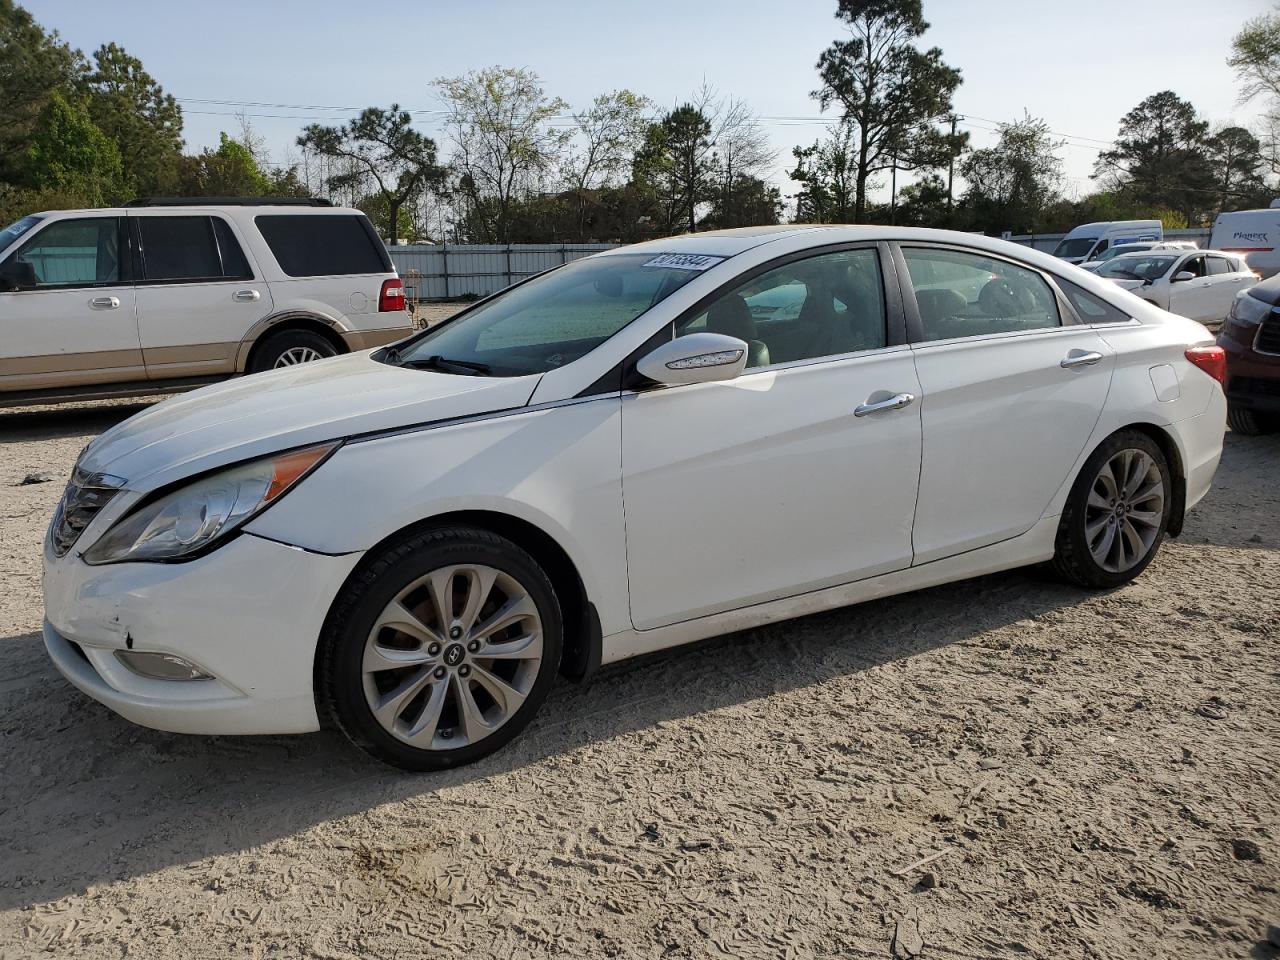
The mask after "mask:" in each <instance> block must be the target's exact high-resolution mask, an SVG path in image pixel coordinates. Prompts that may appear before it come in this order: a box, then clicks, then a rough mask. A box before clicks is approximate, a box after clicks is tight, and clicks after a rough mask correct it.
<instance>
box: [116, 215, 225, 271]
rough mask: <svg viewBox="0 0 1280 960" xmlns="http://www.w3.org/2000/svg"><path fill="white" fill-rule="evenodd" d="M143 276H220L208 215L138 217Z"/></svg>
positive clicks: (215, 245)
mask: <svg viewBox="0 0 1280 960" xmlns="http://www.w3.org/2000/svg"><path fill="white" fill-rule="evenodd" d="M137 223H138V234H139V236H140V237H141V239H142V261H143V268H142V274H143V277H144V278H145V279H147V280H151V281H156V280H161V281H163V280H171V281H176V280H211V279H221V278H222V261H221V260H220V258H219V257H218V243H217V240H216V239H215V238H214V234H213V224H212V223H211V222H210V220H209V218H208V217H139V218H138V220H137Z"/></svg>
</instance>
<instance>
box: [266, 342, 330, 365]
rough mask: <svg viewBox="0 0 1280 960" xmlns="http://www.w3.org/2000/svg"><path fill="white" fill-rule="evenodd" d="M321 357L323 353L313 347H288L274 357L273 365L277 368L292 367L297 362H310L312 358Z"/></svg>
mask: <svg viewBox="0 0 1280 960" xmlns="http://www.w3.org/2000/svg"><path fill="white" fill-rule="evenodd" d="M323 358H324V354H322V353H321V352H320V351H319V350H317V349H316V348H315V347H290V348H289V349H288V350H286V351H285V352H284V353H282V354H280V356H278V357H276V362H275V364H274V365H273V366H274V367H275V368H277V369H278V368H280V367H293V366H297V365H298V364H299V363H310V362H311V361H312V360H321V359H323Z"/></svg>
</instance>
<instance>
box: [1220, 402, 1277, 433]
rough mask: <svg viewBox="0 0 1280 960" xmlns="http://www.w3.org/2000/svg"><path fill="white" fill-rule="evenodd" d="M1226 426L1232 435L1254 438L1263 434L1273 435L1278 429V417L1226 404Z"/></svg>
mask: <svg viewBox="0 0 1280 960" xmlns="http://www.w3.org/2000/svg"><path fill="white" fill-rule="evenodd" d="M1227 426H1229V427H1230V428H1231V430H1232V432H1233V433H1240V434H1244V435H1245V436H1246V437H1256V436H1258V435H1259V434H1263V433H1275V431H1276V430H1278V429H1280V415H1276V414H1272V415H1270V416H1268V415H1267V414H1265V413H1258V412H1257V411H1256V410H1250V409H1249V408H1248V407H1238V406H1236V405H1235V404H1234V403H1229V404H1227Z"/></svg>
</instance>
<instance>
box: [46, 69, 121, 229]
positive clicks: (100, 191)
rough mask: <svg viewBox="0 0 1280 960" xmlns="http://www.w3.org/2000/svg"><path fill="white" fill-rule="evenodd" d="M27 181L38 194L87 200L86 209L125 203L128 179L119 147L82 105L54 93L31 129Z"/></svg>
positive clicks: (85, 201) (82, 202) (84, 203)
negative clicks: (57, 193)
mask: <svg viewBox="0 0 1280 960" xmlns="http://www.w3.org/2000/svg"><path fill="white" fill-rule="evenodd" d="M23 161H24V162H23V167H24V178H23V179H24V180H25V182H26V183H27V185H29V186H30V187H32V188H34V189H36V190H57V191H61V192H63V193H66V194H69V195H72V196H76V197H79V198H81V205H83V206H86V207H97V206H106V205H109V204H112V203H116V202H118V201H119V200H120V199H121V192H122V187H123V177H122V172H121V166H120V154H119V152H118V151H117V150H116V146H115V144H114V143H112V142H111V140H109V139H108V138H107V137H106V136H105V135H104V134H103V133H102V131H101V130H99V129H98V128H97V127H96V126H94V123H93V121H92V120H90V119H89V114H88V111H86V110H85V108H84V105H83V104H81V103H71V102H69V101H68V100H67V99H66V98H65V97H64V96H63V95H62V94H61V93H58V92H56V91H55V92H54V93H53V94H52V95H51V96H50V98H49V102H48V103H47V104H45V107H44V109H43V110H42V111H40V115H39V117H37V118H36V122H35V125H34V127H33V128H32V130H31V135H30V139H29V143H28V146H27V150H26V154H25V156H24V158H23Z"/></svg>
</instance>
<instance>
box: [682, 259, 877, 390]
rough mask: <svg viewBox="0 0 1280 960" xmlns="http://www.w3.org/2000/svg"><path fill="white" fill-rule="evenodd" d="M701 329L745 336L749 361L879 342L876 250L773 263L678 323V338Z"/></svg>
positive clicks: (804, 356)
mask: <svg viewBox="0 0 1280 960" xmlns="http://www.w3.org/2000/svg"><path fill="white" fill-rule="evenodd" d="M699 332H707V333H723V334H726V335H728V336H731V337H737V338H738V339H739V340H742V341H744V342H745V343H746V344H747V348H748V349H747V366H748V367H767V366H769V365H770V364H775V363H791V362H793V361H796V360H810V359H815V358H818V357H831V356H839V355H841V354H845V353H855V352H857V351H859V350H874V349H877V348H879V347H883V346H884V345H885V317H884V290H883V285H882V283H881V279H880V258H879V255H878V254H877V253H876V251H875V250H869V249H864V250H842V251H840V252H837V253H825V254H821V255H819V256H816V257H808V258H806V259H804V260H796V261H794V262H792V263H788V264H786V265H784V266H781V267H777V268H775V269H773V270H770V271H768V272H767V273H763V274H761V275H760V276H758V277H755V278H754V279H751V280H748V281H747V282H746V283H744V284H742V285H741V286H738V287H736V288H735V289H734V290H732V291H730V292H729V293H726V294H724V295H722V296H721V297H719V298H718V299H717V300H716V301H715V302H714V303H712V304H711V306H710V307H709V308H707V309H706V310H704V311H702V312H700V313H698V314H697V315H695V316H693V317H690V318H689V319H687V320H685V321H684V322H682V323H681V324H680V325H679V327H678V328H677V329H676V336H682V335H684V334H687V333H699Z"/></svg>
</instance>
